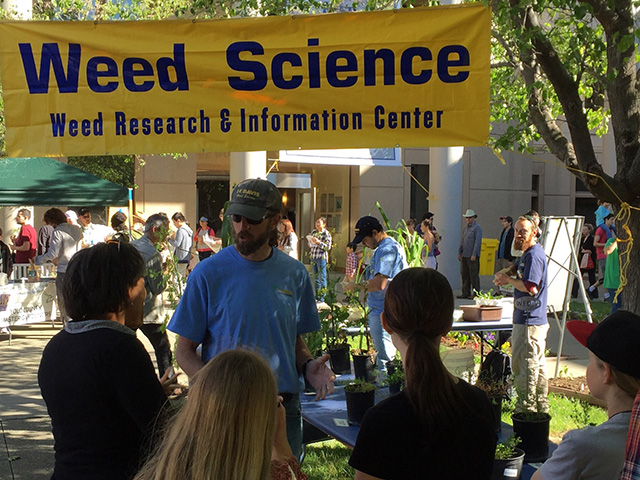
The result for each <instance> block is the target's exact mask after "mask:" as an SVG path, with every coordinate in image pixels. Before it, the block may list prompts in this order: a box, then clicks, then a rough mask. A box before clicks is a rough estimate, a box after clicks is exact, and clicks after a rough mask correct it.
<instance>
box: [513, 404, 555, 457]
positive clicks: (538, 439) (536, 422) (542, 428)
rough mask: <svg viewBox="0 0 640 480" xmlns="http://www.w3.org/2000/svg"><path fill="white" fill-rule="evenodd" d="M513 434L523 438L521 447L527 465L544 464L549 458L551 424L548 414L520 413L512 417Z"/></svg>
mask: <svg viewBox="0 0 640 480" xmlns="http://www.w3.org/2000/svg"><path fill="white" fill-rule="evenodd" d="M511 420H512V421H513V433H514V434H516V435H517V436H518V437H520V438H521V440H522V441H521V442H520V445H518V447H520V448H521V449H522V450H524V453H525V456H524V461H525V462H527V463H537V462H543V461H545V460H546V459H547V458H549V422H550V421H551V415H549V414H548V413H532V412H520V413H514V414H513V415H511Z"/></svg>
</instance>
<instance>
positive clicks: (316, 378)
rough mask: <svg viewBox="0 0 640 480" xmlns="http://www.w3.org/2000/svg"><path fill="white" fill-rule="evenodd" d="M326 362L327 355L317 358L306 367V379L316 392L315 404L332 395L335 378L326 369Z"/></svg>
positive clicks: (327, 368)
mask: <svg viewBox="0 0 640 480" xmlns="http://www.w3.org/2000/svg"><path fill="white" fill-rule="evenodd" d="M328 360H329V354H327V355H323V356H322V357H318V358H316V359H315V360H312V361H310V362H309V364H308V365H307V370H306V378H307V381H308V382H309V383H310V384H311V386H312V387H313V388H314V389H315V391H316V402H317V401H318V400H323V399H324V398H326V396H327V395H329V394H331V393H333V381H334V380H335V379H336V376H335V375H334V374H333V372H332V371H331V370H330V369H329V367H327V365H326V363H327V361H328Z"/></svg>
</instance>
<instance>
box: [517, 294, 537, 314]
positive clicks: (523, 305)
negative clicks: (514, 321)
mask: <svg viewBox="0 0 640 480" xmlns="http://www.w3.org/2000/svg"><path fill="white" fill-rule="evenodd" d="M540 305H542V302H541V301H540V300H539V299H537V298H535V297H522V298H518V299H517V300H515V301H514V302H513V306H514V307H515V308H517V309H518V310H522V311H525V312H530V311H532V310H535V309H536V308H540Z"/></svg>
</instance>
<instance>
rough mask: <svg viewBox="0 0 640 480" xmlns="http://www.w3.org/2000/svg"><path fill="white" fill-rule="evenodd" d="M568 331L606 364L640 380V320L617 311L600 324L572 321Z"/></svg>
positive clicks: (633, 315)
mask: <svg viewBox="0 0 640 480" xmlns="http://www.w3.org/2000/svg"><path fill="white" fill-rule="evenodd" d="M567 330H569V332H571V335H573V336H574V337H575V339H576V340H578V341H579V342H580V343H581V344H582V345H584V346H585V347H587V348H588V349H589V350H591V352H593V353H594V354H595V355H596V356H597V357H598V358H599V359H600V360H602V361H603V362H606V363H608V364H609V365H611V366H612V367H613V368H615V369H616V370H618V371H619V372H622V373H626V374H627V375H631V376H632V377H635V378H640V357H638V342H640V316H638V315H636V314H635V313H631V312H628V311H626V310H618V311H617V312H615V313H612V314H611V315H609V316H608V317H607V318H605V319H604V320H602V322H600V323H589V322H585V321H582V320H572V321H570V322H567Z"/></svg>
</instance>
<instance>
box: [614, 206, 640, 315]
mask: <svg viewBox="0 0 640 480" xmlns="http://www.w3.org/2000/svg"><path fill="white" fill-rule="evenodd" d="M627 226H628V227H629V230H630V231H631V235H632V238H633V240H634V244H633V248H631V249H629V247H630V246H631V245H630V243H631V242H625V241H623V240H625V239H627V238H628V234H627V233H626V232H625V230H624V228H623V225H622V224H620V223H619V222H617V223H616V231H617V232H618V237H619V238H620V241H619V242H618V258H619V259H620V275H621V277H623V276H626V279H627V285H626V286H625V287H624V290H623V291H622V294H621V295H622V309H624V310H629V311H630V312H633V313H636V314H638V315H640V295H639V294H638V292H640V212H639V211H638V210H631V216H630V218H629V221H628V223H627ZM625 265H626V271H625Z"/></svg>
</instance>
